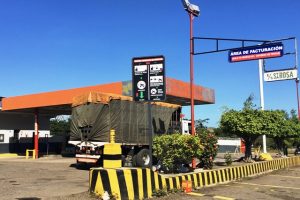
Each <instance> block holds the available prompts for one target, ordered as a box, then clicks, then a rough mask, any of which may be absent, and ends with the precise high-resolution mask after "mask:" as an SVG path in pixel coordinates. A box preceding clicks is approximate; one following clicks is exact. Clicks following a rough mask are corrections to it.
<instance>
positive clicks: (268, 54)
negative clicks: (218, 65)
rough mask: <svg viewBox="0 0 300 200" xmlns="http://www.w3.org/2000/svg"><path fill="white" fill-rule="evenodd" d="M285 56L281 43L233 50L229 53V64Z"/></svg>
mask: <svg viewBox="0 0 300 200" xmlns="http://www.w3.org/2000/svg"><path fill="white" fill-rule="evenodd" d="M281 56H283V44H282V43H281V42H278V43H271V44H264V45H257V46H251V47H244V48H238V49H232V50H230V51H229V54H228V60H229V62H241V61H248V60H258V59H266V58H276V57H281Z"/></svg>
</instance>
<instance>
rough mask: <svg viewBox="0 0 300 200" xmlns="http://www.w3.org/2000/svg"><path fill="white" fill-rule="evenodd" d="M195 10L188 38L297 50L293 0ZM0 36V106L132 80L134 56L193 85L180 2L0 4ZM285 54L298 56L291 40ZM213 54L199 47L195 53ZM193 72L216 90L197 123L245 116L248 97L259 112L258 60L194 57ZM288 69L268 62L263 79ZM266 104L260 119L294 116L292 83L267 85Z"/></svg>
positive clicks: (281, 62) (299, 29) (201, 1)
mask: <svg viewBox="0 0 300 200" xmlns="http://www.w3.org/2000/svg"><path fill="white" fill-rule="evenodd" d="M191 2H192V3H194V4H197V5H199V7H200V10H201V13H200V16H199V17H198V18H195V19H194V36H197V37H215V38H236V39H257V40H275V39H281V38H287V37H296V38H298V40H300V26H299V20H300V12H299V10H300V1H298V0H263V1H261V0H251V1H237V0H193V1H192V0H191ZM0 27H1V28H0V69H1V72H0V73H1V84H0V96H5V97H9V96H19V95H24V94H32V93H39V92H47V91H54V90H61V89H69V88H76V87H84V86H90V85H97V84H103V83H110V82H116V81H123V80H130V79H131V76H132V75H131V59H132V58H133V57H139V56H152V55H164V56H165V59H166V75H167V76H168V77H172V78H175V79H179V80H183V81H187V82H188V81H189V77H190V74H189V17H188V15H187V13H186V12H185V11H184V9H183V6H182V3H181V1H180V0H163V1H162V0H109V1H105V0H43V1H41V0H0ZM298 43H299V42H298ZM246 44H249V45H250V44H251V45H253V43H246ZM240 45H241V44H240V43H238V42H227V43H221V44H220V48H234V47H239V46H240ZM284 45H285V50H284V51H285V52H293V51H294V43H293V41H292V40H291V41H287V42H285V43H284ZM214 48H215V43H214V42H209V41H203V40H201V41H198V42H196V43H195V49H196V51H204V50H214ZM194 63H195V84H198V85H202V86H205V87H208V88H213V89H214V90H215V98H216V103H215V104H212V105H201V106H196V109H195V119H206V118H208V119H209V122H208V124H207V125H208V126H213V127H217V126H218V123H219V120H220V116H221V114H222V112H223V111H224V109H225V108H233V109H241V108H242V106H243V102H244V101H245V99H246V98H247V97H248V96H249V95H250V94H253V95H254V97H255V99H254V102H255V104H256V105H257V106H258V107H259V106H260V95H259V73H258V61H257V60H255V61H247V62H239V63H229V62H228V52H223V53H214V54H206V55H198V56H195V58H194ZM291 67H295V57H294V56H284V57H283V58H275V59H268V60H266V69H267V70H275V69H285V68H291ZM264 99H265V101H264V102H265V109H284V110H287V111H289V110H291V109H297V96H296V84H295V81H291V80H289V81H279V82H265V83H264ZM184 113H185V114H186V116H189V115H190V108H189V107H186V108H184Z"/></svg>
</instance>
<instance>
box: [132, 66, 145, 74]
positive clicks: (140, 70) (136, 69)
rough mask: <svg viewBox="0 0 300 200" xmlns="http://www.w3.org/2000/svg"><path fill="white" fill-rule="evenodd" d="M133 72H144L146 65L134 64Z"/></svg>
mask: <svg viewBox="0 0 300 200" xmlns="http://www.w3.org/2000/svg"><path fill="white" fill-rule="evenodd" d="M134 71H135V72H145V71H147V65H136V66H134Z"/></svg>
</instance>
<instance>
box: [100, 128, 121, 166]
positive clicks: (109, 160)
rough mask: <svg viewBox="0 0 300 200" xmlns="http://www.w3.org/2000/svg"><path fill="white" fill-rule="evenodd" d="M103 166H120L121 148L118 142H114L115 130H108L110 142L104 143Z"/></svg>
mask: <svg viewBox="0 0 300 200" xmlns="http://www.w3.org/2000/svg"><path fill="white" fill-rule="evenodd" d="M103 167H104V168H120V167H122V148H121V144H120V143H115V130H110V143H108V144H105V145H104V149H103Z"/></svg>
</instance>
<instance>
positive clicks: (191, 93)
mask: <svg viewBox="0 0 300 200" xmlns="http://www.w3.org/2000/svg"><path fill="white" fill-rule="evenodd" d="M189 16H190V97H191V129H192V130H191V131H192V135H193V136H194V135H195V113H194V89H195V88H194V46H193V45H194V42H193V19H194V16H193V14H192V13H189Z"/></svg>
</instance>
